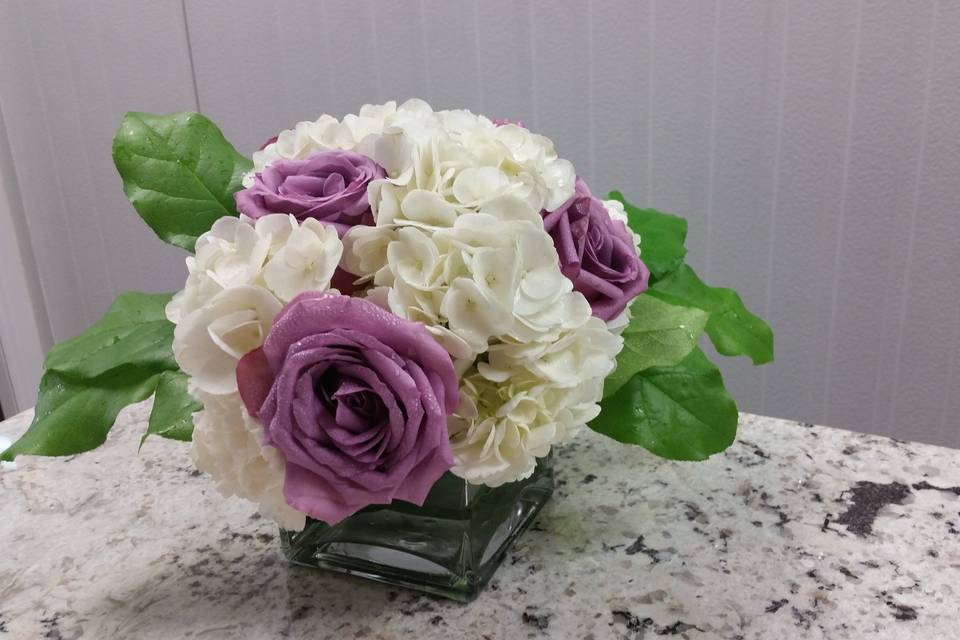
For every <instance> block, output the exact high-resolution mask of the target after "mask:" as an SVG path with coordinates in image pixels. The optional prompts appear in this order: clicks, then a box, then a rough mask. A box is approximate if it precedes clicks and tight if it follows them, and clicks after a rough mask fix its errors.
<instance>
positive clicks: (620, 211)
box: [603, 200, 640, 247]
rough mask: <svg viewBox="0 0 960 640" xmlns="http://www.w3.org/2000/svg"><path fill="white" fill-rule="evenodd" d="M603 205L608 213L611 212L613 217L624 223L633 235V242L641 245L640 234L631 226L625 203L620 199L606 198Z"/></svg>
mask: <svg viewBox="0 0 960 640" xmlns="http://www.w3.org/2000/svg"><path fill="white" fill-rule="evenodd" d="M603 206H604V207H605V208H606V209H607V213H609V214H610V217H611V218H613V219H614V220H618V221H620V222H622V223H623V226H625V227H626V228H627V231H629V232H630V233H631V234H632V235H633V243H634V244H635V245H637V247H639V246H640V234H639V233H636V232H634V230H633V229H631V228H630V221H629V219H628V218H627V211H626V210H625V209H624V208H623V203H622V202H620V201H619V200H604V201H603Z"/></svg>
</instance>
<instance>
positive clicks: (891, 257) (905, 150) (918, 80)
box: [823, 0, 933, 428]
mask: <svg viewBox="0 0 960 640" xmlns="http://www.w3.org/2000/svg"><path fill="white" fill-rule="evenodd" d="M932 9H933V5H932V4H931V3H930V2H925V1H915V2H904V1H903V0H889V1H888V2H868V3H866V4H865V5H864V7H863V10H862V12H861V21H860V26H859V57H858V67H857V70H856V75H855V78H854V85H853V95H852V99H851V112H850V114H849V118H850V119H849V122H850V126H849V133H848V138H847V141H846V144H847V152H846V167H845V169H844V178H845V184H844V188H843V192H842V196H841V199H840V201H839V203H838V206H839V207H840V209H839V211H838V215H839V216H840V226H839V229H838V232H837V239H836V254H835V257H834V260H833V263H832V269H833V278H832V280H833V301H832V308H831V319H830V323H829V334H828V336H827V339H828V345H829V347H828V348H829V360H828V365H827V369H826V373H825V375H824V376H823V385H824V389H825V394H824V409H825V411H824V414H823V416H824V418H823V419H824V420H825V421H826V422H828V423H833V424H837V425H849V426H853V425H856V424H858V423H862V421H863V420H864V419H867V420H871V419H872V417H873V415H875V413H876V410H877V409H879V408H882V407H883V406H885V403H886V402H887V401H888V399H889V392H888V393H887V394H884V395H881V394H879V393H878V391H879V388H880V386H881V385H880V381H879V379H878V377H879V376H880V373H881V371H882V370H883V369H884V368H886V367H890V366H896V363H892V362H891V361H890V358H889V356H887V353H889V351H888V350H887V346H888V345H889V344H890V343H891V342H893V341H894V340H895V338H896V335H897V326H896V322H897V320H898V319H899V315H900V314H899V301H900V296H898V295H897V293H898V292H899V290H900V287H901V286H902V284H903V277H904V274H905V271H906V270H905V267H906V257H907V255H906V248H907V242H906V241H905V239H906V238H907V237H908V236H909V228H910V220H911V212H912V207H913V201H914V189H915V184H916V180H917V170H918V158H919V154H920V140H921V135H920V134H921V127H922V122H923V95H924V79H925V76H926V65H927V60H928V55H927V51H928V45H927V42H928V37H929V34H930V24H931V22H930V21H931V16H932V14H931V11H932ZM894 60H895V61H896V63H895V64H893V63H892V61H894ZM881 428H882V425H881Z"/></svg>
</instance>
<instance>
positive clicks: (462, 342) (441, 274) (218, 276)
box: [169, 100, 639, 486]
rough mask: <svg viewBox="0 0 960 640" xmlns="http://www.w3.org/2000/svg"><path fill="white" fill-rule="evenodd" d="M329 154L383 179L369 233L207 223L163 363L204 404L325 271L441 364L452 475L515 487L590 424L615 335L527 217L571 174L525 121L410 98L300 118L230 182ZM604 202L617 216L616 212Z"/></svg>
mask: <svg viewBox="0 0 960 640" xmlns="http://www.w3.org/2000/svg"><path fill="white" fill-rule="evenodd" d="M332 149H344V150H351V151H354V152H356V153H360V154H363V155H366V156H368V157H370V158H372V159H373V160H374V161H375V162H377V163H378V164H380V165H381V166H382V167H384V169H385V170H386V177H385V178H383V179H380V180H374V181H372V182H371V183H370V185H369V186H368V190H367V195H368V199H369V202H370V205H371V209H372V212H373V217H374V220H375V226H372V227H364V226H357V227H353V228H351V229H349V230H348V231H347V233H346V234H345V235H344V237H343V239H342V243H341V241H340V240H339V239H338V238H336V234H335V233H333V234H332V235H331V234H330V233H326V231H327V229H325V228H323V227H322V225H320V224H319V223H314V222H312V221H308V222H306V223H304V224H302V225H300V224H298V223H297V222H296V220H295V219H293V218H292V217H290V216H282V215H275V216H266V217H264V218H261V219H259V220H258V221H257V222H256V224H253V223H252V221H250V220H243V219H241V220H240V221H236V220H234V221H233V222H222V223H218V225H217V226H215V228H214V229H211V232H210V233H209V234H206V235H205V236H204V237H203V238H201V239H200V240H198V243H197V256H196V258H195V259H194V260H193V261H192V262H188V265H189V266H190V277H189V278H188V282H187V286H186V287H185V289H184V291H183V292H182V293H181V294H179V295H178V296H177V298H176V300H175V301H174V302H172V303H171V305H170V309H169V314H170V317H171V320H173V321H174V322H179V323H180V326H179V327H178V329H177V333H176V336H175V350H176V354H177V357H178V361H180V358H181V357H182V358H183V362H181V366H182V367H183V369H184V371H186V372H187V373H189V374H190V375H192V376H194V378H195V380H194V383H195V384H196V385H197V386H198V387H200V388H201V389H202V390H203V391H205V392H207V393H219V394H229V395H226V396H222V397H224V398H227V397H229V398H234V396H235V389H236V382H235V376H234V369H235V367H236V359H237V357H238V356H237V354H240V355H242V353H245V352H244V351H243V350H244V349H247V348H248V347H250V348H252V347H251V345H253V346H259V342H258V341H262V338H263V336H264V335H265V333H266V331H268V330H269V327H270V324H271V323H272V315H271V314H274V313H275V309H278V308H279V305H282V304H283V303H284V302H287V301H289V300H290V299H291V298H292V297H293V296H295V295H296V294H297V293H299V292H300V291H303V290H305V289H320V290H323V289H327V288H329V286H330V281H331V278H332V276H333V271H334V269H335V268H336V265H337V264H338V262H339V264H340V265H342V266H343V268H344V269H345V270H346V271H348V272H350V273H352V274H355V275H356V276H357V278H356V283H359V284H364V285H366V286H367V287H368V289H367V291H366V293H365V295H366V296H367V299H368V300H370V301H372V302H374V303H375V304H378V305H380V306H382V307H383V308H385V309H388V310H390V311H391V312H392V313H394V314H395V315H397V316H399V317H401V318H405V319H408V320H412V321H416V322H421V323H423V324H424V325H425V326H426V328H427V330H428V331H430V332H431V334H432V335H433V336H434V337H435V339H436V340H437V341H438V343H439V344H441V345H442V346H443V347H444V348H445V349H446V350H447V351H448V352H449V353H450V355H451V357H452V358H453V361H454V365H455V368H456V371H457V373H458V374H459V375H460V376H461V380H462V382H461V400H462V402H461V406H460V408H459V409H458V411H457V412H456V413H455V415H453V416H451V418H450V420H449V427H450V435H451V446H452V448H453V451H454V457H455V460H456V466H455V467H454V472H455V473H457V474H458V475H460V476H462V477H464V478H466V479H467V480H469V481H470V482H475V483H485V484H489V485H491V486H496V485H499V484H502V483H504V482H509V481H513V480H517V479H519V478H523V477H526V476H527V475H529V474H530V473H531V472H532V471H533V469H534V467H535V464H536V458H537V457H540V456H543V455H546V454H547V453H548V452H549V450H550V447H551V446H553V445H554V444H557V443H559V442H562V441H564V440H565V439H566V438H568V437H569V436H570V435H571V434H572V433H573V432H575V431H576V429H577V428H578V427H579V426H581V425H583V424H584V423H586V422H588V421H589V420H591V419H592V418H593V417H595V416H596V415H597V413H598V412H599V405H598V402H599V400H600V398H601V393H602V386H603V379H604V377H605V376H606V375H607V374H608V373H609V372H610V371H611V370H612V369H613V367H614V366H615V362H616V361H615V357H616V354H617V352H618V351H619V350H620V348H621V347H622V340H621V338H620V337H619V333H620V332H621V331H622V330H623V328H625V327H626V325H627V323H628V322H629V313H628V312H626V311H625V312H624V313H623V314H621V315H620V316H619V317H618V318H616V319H614V320H612V321H611V322H610V323H609V324H605V323H604V322H602V321H601V320H598V319H596V318H593V317H592V315H591V309H590V305H589V303H588V302H587V301H586V299H585V298H584V297H583V295H581V294H580V293H578V292H575V291H573V285H572V283H571V282H570V280H569V279H568V278H566V277H564V276H563V274H562V273H561V271H560V267H559V260H558V258H557V255H556V251H555V249H554V246H553V241H552V239H551V238H550V236H549V235H548V234H547V233H546V231H545V230H544V228H543V221H542V218H541V211H542V210H547V211H551V210H553V209H555V208H557V207H558V206H560V205H561V204H563V203H564V202H565V201H567V200H568V199H569V198H570V197H571V196H572V194H573V192H574V186H575V171H574V168H573V165H572V164H570V163H569V162H568V161H566V160H564V159H562V158H560V157H559V156H558V155H557V153H556V150H555V149H554V146H553V143H552V142H551V141H550V140H549V139H548V138H546V137H544V136H540V135H537V134H534V133H532V132H530V131H529V130H527V129H526V128H524V127H522V126H518V125H512V124H507V125H503V126H497V125H495V124H494V123H493V122H492V121H491V120H489V119H488V118H486V117H484V116H480V115H476V114H473V113H471V112H469V111H463V110H455V111H434V110H433V109H431V107H430V106H429V105H428V104H426V103H425V102H423V101H420V100H410V101H407V102H405V103H403V104H401V105H399V106H398V105H397V104H396V103H394V102H389V103H386V104H383V105H365V106H364V107H363V108H362V109H361V110H360V112H359V113H358V114H356V115H348V116H346V117H344V118H343V119H337V118H334V117H332V116H328V115H324V116H321V117H320V118H319V119H317V120H316V121H313V122H300V123H298V124H297V125H296V126H295V127H294V128H293V129H290V130H287V131H284V132H282V133H280V134H279V136H278V138H277V140H276V141H275V142H273V143H271V144H268V145H266V146H265V147H264V149H262V150H261V151H258V152H256V153H255V154H254V156H253V160H254V170H253V171H252V172H251V173H250V174H248V175H247V176H245V182H244V184H245V185H247V186H249V185H250V184H251V183H252V179H253V174H254V172H256V171H261V170H262V169H263V168H264V167H266V166H268V165H269V164H270V163H272V162H275V161H277V160H279V159H303V158H306V157H308V156H310V155H312V154H313V153H316V152H318V151H324V150H332ZM604 204H605V206H606V207H607V209H608V210H609V211H610V214H611V216H612V217H613V218H614V219H617V220H623V221H625V220H626V214H625V212H624V210H623V206H622V205H621V204H620V203H619V202H616V201H607V202H605V203H604ZM208 236H209V237H208ZM636 239H637V242H639V237H637V238H636ZM254 290H256V291H257V292H256V293H255V292H254ZM231 291H233V292H234V293H229V292H231ZM269 300H272V301H273V303H268V301H269ZM237 402H239V401H238V400H237Z"/></svg>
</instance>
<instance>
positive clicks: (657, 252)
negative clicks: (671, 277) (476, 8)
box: [608, 191, 687, 283]
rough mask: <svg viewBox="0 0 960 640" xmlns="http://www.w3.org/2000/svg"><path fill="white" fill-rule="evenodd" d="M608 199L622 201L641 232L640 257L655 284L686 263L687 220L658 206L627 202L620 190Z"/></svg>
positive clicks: (632, 223) (635, 230)
mask: <svg viewBox="0 0 960 640" xmlns="http://www.w3.org/2000/svg"><path fill="white" fill-rule="evenodd" d="M608 198H609V199H612V200H619V201H620V202H621V203H623V208H624V210H625V211H626V213H627V220H628V224H629V225H630V228H631V229H633V231H634V232H635V233H638V234H640V257H641V258H642V259H643V263H644V264H645V265H647V268H648V269H649V270H650V282H651V283H654V282H656V281H657V280H660V279H661V278H664V277H666V276H667V275H668V274H669V273H671V272H673V271H674V270H676V269H677V268H678V267H679V266H680V265H681V264H683V258H684V256H686V255H687V249H686V247H684V246H683V243H684V241H685V240H686V238H687V221H686V220H684V219H683V218H680V217H678V216H674V215H670V214H669V213H660V212H659V211H657V210H655V209H641V208H639V207H636V206H634V205H632V204H630V203H629V202H627V201H626V200H625V199H624V197H623V194H622V193H620V192H619V191H611V192H610V195H609V196H608Z"/></svg>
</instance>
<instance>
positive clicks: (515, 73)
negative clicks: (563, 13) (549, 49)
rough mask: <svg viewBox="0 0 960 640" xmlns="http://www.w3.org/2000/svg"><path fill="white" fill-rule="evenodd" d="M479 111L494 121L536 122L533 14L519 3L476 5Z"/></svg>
mask: <svg viewBox="0 0 960 640" xmlns="http://www.w3.org/2000/svg"><path fill="white" fill-rule="evenodd" d="M473 19H474V22H475V24H476V47H477V69H478V72H477V82H478V85H479V91H478V94H479V99H478V102H477V105H476V110H477V111H479V112H480V113H484V114H487V115H489V116H490V117H492V118H507V119H509V120H522V121H524V123H527V122H532V121H533V92H532V91H531V87H532V86H533V63H532V62H531V47H530V20H531V12H530V11H529V10H528V9H527V7H526V6H525V4H524V3H522V2H516V1H515V0H491V1H488V2H483V3H479V2H477V3H474V17H473Z"/></svg>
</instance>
